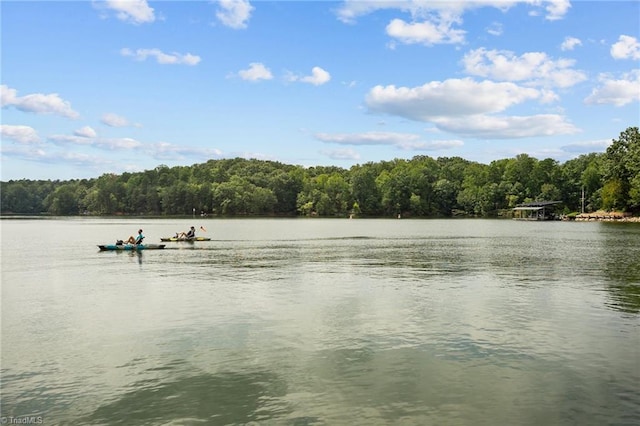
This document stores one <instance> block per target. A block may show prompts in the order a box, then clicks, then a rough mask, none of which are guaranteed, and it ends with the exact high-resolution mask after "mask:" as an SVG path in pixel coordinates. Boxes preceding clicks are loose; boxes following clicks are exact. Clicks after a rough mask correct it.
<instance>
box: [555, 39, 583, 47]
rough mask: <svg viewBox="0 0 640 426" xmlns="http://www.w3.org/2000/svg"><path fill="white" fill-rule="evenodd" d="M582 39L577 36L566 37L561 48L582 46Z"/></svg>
mask: <svg viewBox="0 0 640 426" xmlns="http://www.w3.org/2000/svg"><path fill="white" fill-rule="evenodd" d="M581 45H582V41H580V39H579V38H575V37H565V38H564V41H563V42H562V44H561V45H560V50H573V49H575V48H576V46H581Z"/></svg>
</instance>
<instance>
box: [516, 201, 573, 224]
mask: <svg viewBox="0 0 640 426" xmlns="http://www.w3.org/2000/svg"><path fill="white" fill-rule="evenodd" d="M561 202H562V201H536V202H533V203H523V204H518V205H517V206H516V207H515V208H514V209H513V218H514V219H516V220H556V219H559V217H558V216H557V215H556V214H555V205H556V204H560V203H561Z"/></svg>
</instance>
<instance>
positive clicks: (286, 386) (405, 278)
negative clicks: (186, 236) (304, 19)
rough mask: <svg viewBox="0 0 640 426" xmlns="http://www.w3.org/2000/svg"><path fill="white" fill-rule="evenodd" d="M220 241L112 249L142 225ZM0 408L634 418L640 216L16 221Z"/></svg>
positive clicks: (67, 417)
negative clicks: (108, 247) (629, 220)
mask: <svg viewBox="0 0 640 426" xmlns="http://www.w3.org/2000/svg"><path fill="white" fill-rule="evenodd" d="M191 225H195V226H196V227H199V226H200V225H203V226H205V228H207V232H206V233H204V232H200V235H204V236H210V237H212V239H213V241H211V242H202V243H194V244H189V243H167V244H168V246H167V248H166V249H165V250H156V251H147V252H143V253H140V254H137V253H133V254H131V253H115V252H99V251H98V249H97V247H96V245H97V244H104V243H112V242H114V241H115V240H116V239H124V238H126V237H128V236H129V235H133V234H135V232H136V230H137V229H138V228H139V227H142V228H143V229H144V233H145V235H146V236H147V240H146V241H147V242H160V237H163V236H171V235H173V234H175V232H177V231H180V230H186V229H187V228H188V227H189V226H191ZM0 226H1V231H2V234H1V236H2V244H1V247H2V252H1V257H2V277H1V278H2V302H1V303H2V305H1V307H2V317H1V319H2V335H1V337H2V342H1V343H2V346H1V349H2V353H1V355H2V359H1V361H2V365H1V369H2V370H1V372H2V389H1V392H2V394H1V396H2V401H1V403H2V416H5V417H7V416H9V417H15V418H21V417H22V416H41V417H42V420H43V422H44V424H73V425H76V424H90V425H109V424H116V425H117V424H127V425H138V424H139V425H145V424H148V425H156V424H172V425H195V424H212V425H224V424H247V423H249V424H269V425H271V424H273V425H280V424H285V425H342V424H344V425H397V424H402V425H591V424H593V425H605V424H610V425H637V424H640V226H639V225H638V224H605V223H564V222H554V223H537V222H515V221H508V220H466V219H464V220H362V219H356V220H347V219H336V220H324V219H310V220H309V219H272V220H265V219H254V220H245V219H238V220H221V219H205V220H202V219H200V218H197V219H195V220H168V219H165V220H162V219H156V220H151V219H141V220H132V219H120V220H116V219H45V220H9V219H7V220H2V222H1V223H0Z"/></svg>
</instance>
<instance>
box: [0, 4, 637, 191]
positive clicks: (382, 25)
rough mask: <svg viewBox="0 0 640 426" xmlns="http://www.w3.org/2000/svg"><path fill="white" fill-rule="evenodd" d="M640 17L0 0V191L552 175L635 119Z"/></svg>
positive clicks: (629, 11) (586, 10) (560, 11)
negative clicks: (261, 173) (184, 180)
mask: <svg viewBox="0 0 640 426" xmlns="http://www.w3.org/2000/svg"><path fill="white" fill-rule="evenodd" d="M639 16H640V2H638V1H621V2H615V1H575V0H574V1H569V0H460V1H456V2H451V1H438V0H430V1H422V0H415V1H401V0H395V1H382V0H379V1H372V2H368V1H361V0H348V1H343V2H334V1H313V2H310V1H251V2H250V1H246V0H221V1H180V2H178V1H155V2H153V1H146V0H107V1H56V2H53V1H41V2H34V1H3V2H2V14H1V19H2V22H1V24H2V25H1V32H2V34H1V36H2V38H1V40H2V52H1V54H2V58H1V59H2V62H1V65H0V66H1V92H0V96H1V101H2V111H1V112H2V117H1V118H2V119H1V137H2V160H1V161H2V164H1V166H2V169H1V178H2V180H9V179H21V178H27V179H72V178H91V177H98V176H100V175H101V174H103V173H122V172H125V171H131V172H134V171H142V170H146V169H152V168H154V167H156V166H158V165H161V164H165V165H168V166H175V165H191V164H195V163H201V162H205V161H207V160H209V159H220V158H233V157H245V158H258V159H266V160H275V161H280V162H283V163H287V164H298V165H302V166H313V165H337V166H340V167H344V168H349V167H351V166H352V165H354V164H362V163H366V162H369V161H373V162H378V161H382V160H391V159H394V158H412V157H414V156H416V155H427V156H430V157H433V158H437V157H453V156H460V157H463V158H466V159H469V160H473V161H479V162H482V163H489V162H491V161H492V160H495V159H501V158H512V157H514V156H516V155H518V154H520V153H527V154H529V155H531V156H534V157H536V158H539V159H544V158H554V159H556V160H558V161H560V162H564V161H566V160H568V159H571V158H574V157H576V156H578V155H580V154H583V153H589V152H602V151H604V150H605V149H606V147H607V144H608V143H610V141H611V139H615V138H617V137H618V136H619V134H620V132H622V131H623V130H625V129H626V128H627V127H630V126H638V125H639V122H640V67H639V63H640V18H639Z"/></svg>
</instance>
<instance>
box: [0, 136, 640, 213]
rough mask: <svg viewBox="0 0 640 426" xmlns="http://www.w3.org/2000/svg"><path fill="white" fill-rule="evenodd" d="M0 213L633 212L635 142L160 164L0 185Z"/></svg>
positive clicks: (637, 195) (638, 192)
mask: <svg viewBox="0 0 640 426" xmlns="http://www.w3.org/2000/svg"><path fill="white" fill-rule="evenodd" d="M0 184H1V191H0V194H1V196H2V199H1V203H2V205H1V207H2V212H3V213H5V214H6V213H17V214H39V213H42V212H47V213H50V214H54V215H77V214H92V215H113V214H127V215H139V214H148V215H158V214H161V215H191V214H193V212H194V211H195V212H196V213H197V214H200V213H207V214H216V215H230V216H235V215H296V214H299V215H310V216H316V215H317V216H332V217H335V216H337V217H348V216H349V215H351V214H356V215H358V216H392V217H395V216H397V215H398V214H401V215H402V216H403V217H407V216H413V217H421V216H451V215H452V214H454V212H456V214H457V213H459V212H462V213H466V214H469V215H478V216H488V215H494V214H497V213H498V212H499V211H501V210H504V209H509V208H513V207H515V206H516V205H517V204H519V203H522V202H527V201H534V200H548V201H561V202H562V206H561V208H562V209H563V210H564V211H580V210H581V208H582V201H583V200H582V197H583V194H584V205H585V210H587V211H591V210H597V209H601V208H604V209H627V210H633V209H640V137H639V136H638V128H637V127H633V128H629V129H627V130H626V131H624V132H622V133H621V134H620V138H619V139H618V140H614V141H613V143H612V145H611V146H610V147H609V148H608V149H607V152H606V153H604V154H598V153H592V154H587V155H581V156H579V157H577V158H574V159H571V160H569V161H567V162H565V163H564V164H559V163H558V162H557V161H555V160H552V159H549V158H547V159H544V160H537V159H535V158H533V157H530V156H529V155H527V154H520V155H518V156H516V157H515V158H507V159H501V160H496V161H492V162H491V163H490V164H488V165H486V164H481V163H477V162H472V161H468V160H465V159H463V158H460V157H441V158H438V159H433V158H430V157H427V156H416V157H414V158H412V159H410V160H405V159H395V160H392V161H381V162H378V163H373V162H369V163H365V164H359V165H355V166H353V167H351V168H350V169H349V170H345V169H342V168H340V167H335V166H331V167H322V166H318V167H308V168H304V167H301V166H293V165H287V164H282V163H278V162H274V161H261V160H255V159H252V160H247V159H242V158H232V159H224V160H210V161H207V162H206V163H202V164H195V165H193V166H179V167H168V166H166V165H159V166H157V167H156V168H154V169H152V170H146V171H144V172H141V173H123V174H122V175H114V174H105V175H102V176H100V177H98V178H96V179H89V180H72V181H66V182H60V181H29V180H18V181H9V182H1V183H0Z"/></svg>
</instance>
